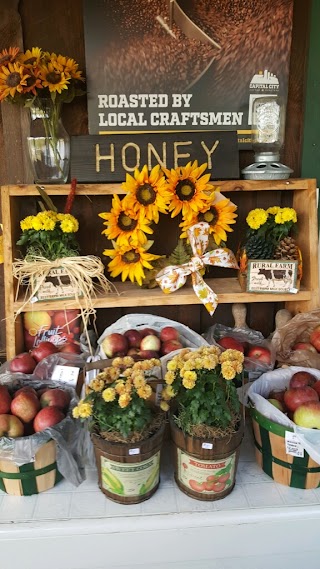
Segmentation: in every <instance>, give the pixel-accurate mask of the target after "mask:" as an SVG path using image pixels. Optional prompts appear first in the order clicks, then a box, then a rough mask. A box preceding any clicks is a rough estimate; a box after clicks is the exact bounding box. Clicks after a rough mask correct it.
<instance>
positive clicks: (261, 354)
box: [248, 346, 271, 364]
mask: <svg viewBox="0 0 320 569" xmlns="http://www.w3.org/2000/svg"><path fill="white" fill-rule="evenodd" d="M248 358H250V359H252V360H257V361H258V362H261V363H264V364H271V352H270V350H268V348H264V347H263V346H251V348H250V349H249V350H248Z"/></svg>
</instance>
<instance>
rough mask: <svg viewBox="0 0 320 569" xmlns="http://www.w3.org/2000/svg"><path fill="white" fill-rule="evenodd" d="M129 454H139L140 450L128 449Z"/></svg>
mask: <svg viewBox="0 0 320 569" xmlns="http://www.w3.org/2000/svg"><path fill="white" fill-rule="evenodd" d="M129 454H130V455H133V454H140V449H139V448H129Z"/></svg>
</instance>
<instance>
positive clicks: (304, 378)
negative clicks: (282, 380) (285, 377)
mask: <svg viewBox="0 0 320 569" xmlns="http://www.w3.org/2000/svg"><path fill="white" fill-rule="evenodd" d="M316 381H317V378H316V377H315V376H314V375H312V373H309V372H308V371H297V372H296V373H294V374H293V376H292V377H291V379H290V382H289V387H290V388H291V387H305V386H306V385H309V386H310V387H313V385H314V383H316Z"/></svg>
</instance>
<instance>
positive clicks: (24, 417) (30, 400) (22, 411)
mask: <svg viewBox="0 0 320 569" xmlns="http://www.w3.org/2000/svg"><path fill="white" fill-rule="evenodd" d="M39 409H40V402H39V399H38V397H36V396H35V395H33V393H29V392H28V391H24V392H22V393H19V395H17V397H15V398H14V399H12V402H11V413H12V415H15V416H16V417H19V419H21V421H23V422H24V423H29V421H32V419H34V417H35V416H36V414H37V413H38V411H39Z"/></svg>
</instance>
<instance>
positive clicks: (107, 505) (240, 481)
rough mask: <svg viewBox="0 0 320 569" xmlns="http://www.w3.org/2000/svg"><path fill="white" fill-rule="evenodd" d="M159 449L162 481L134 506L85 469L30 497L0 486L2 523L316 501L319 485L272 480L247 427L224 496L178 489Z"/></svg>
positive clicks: (167, 460)
mask: <svg viewBox="0 0 320 569" xmlns="http://www.w3.org/2000/svg"><path fill="white" fill-rule="evenodd" d="M166 451H167V452H164V453H163V460H162V470H161V482H160V486H159V488H158V490H157V492H156V493H155V494H154V495H153V496H152V497H151V498H150V499H149V500H147V501H146V502H143V503H141V504H136V505H123V504H116V503H114V502H112V501H111V500H108V498H106V497H105V495H104V494H103V493H102V492H101V491H100V490H99V488H98V484H97V472H96V470H95V469H89V470H88V471H87V478H86V480H85V481H84V482H83V483H82V484H81V485H80V486H79V487H77V488H75V487H74V486H72V485H71V484H70V483H69V482H67V481H62V482H60V483H59V484H57V486H55V487H54V488H52V489H51V490H48V491H47V492H44V493H42V494H38V495H34V496H30V497H16V496H9V495H7V494H5V493H4V492H1V491H0V528H1V524H8V523H11V524H15V525H18V524H21V523H23V524H26V523H28V522H38V521H39V522H41V521H44V520H54V521H59V520H85V519H101V518H113V517H122V516H125V517H126V518H127V517H128V516H132V517H137V516H138V517H140V516H151V515H155V514H157V515H159V514H187V513H196V512H197V513H198V512H213V511H215V512H219V511H221V512H222V511H239V510H244V511H249V510H254V509H261V508H263V509H273V508H279V507H281V508H282V509H283V508H284V509H290V508H296V507H297V506H303V505H304V506H308V505H320V488H318V489H315V490H299V489H295V488H288V487H286V486H282V485H280V484H276V483H275V482H274V481H273V480H272V479H271V478H269V476H267V475H266V474H265V473H264V472H263V471H262V470H261V469H260V467H259V466H258V465H257V464H256V462H255V458H254V447H253V441H252V434H251V430H250V429H249V427H247V428H246V433H245V438H244V441H243V443H242V447H241V454H240V460H239V464H238V471H237V480H236V486H235V488H234V490H233V491H232V492H231V494H229V496H227V497H225V498H224V499H222V500H217V501H214V502H202V501H198V500H194V499H193V498H189V497H188V496H186V495H185V494H184V493H183V492H181V491H180V490H179V489H178V488H177V486H176V484H175V482H174V479H173V468H172V464H171V454H170V448H168V446H167V448H166Z"/></svg>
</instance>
